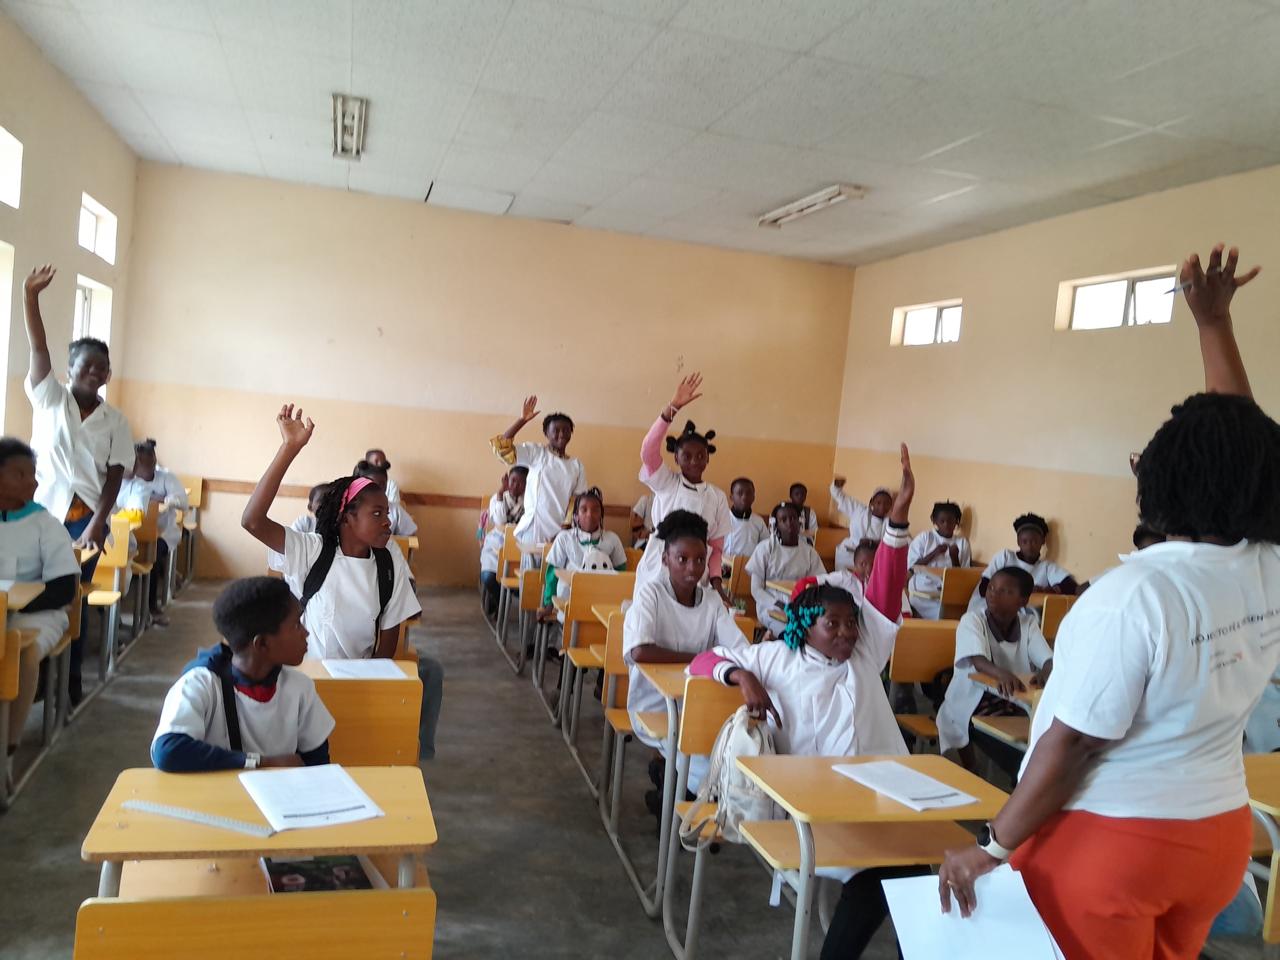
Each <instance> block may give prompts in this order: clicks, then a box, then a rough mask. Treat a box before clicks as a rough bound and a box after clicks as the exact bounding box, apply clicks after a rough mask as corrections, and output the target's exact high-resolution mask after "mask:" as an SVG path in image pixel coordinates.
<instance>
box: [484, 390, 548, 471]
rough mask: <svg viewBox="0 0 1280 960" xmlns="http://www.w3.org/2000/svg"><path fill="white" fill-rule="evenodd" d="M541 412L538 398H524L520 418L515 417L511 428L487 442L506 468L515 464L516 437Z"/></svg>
mask: <svg viewBox="0 0 1280 960" xmlns="http://www.w3.org/2000/svg"><path fill="white" fill-rule="evenodd" d="M541 412H542V411H540V410H539V409H538V398H537V396H536V395H535V396H528V397H525V398H524V405H523V406H522V407H521V409H520V416H518V417H516V419H515V421H514V422H513V423H512V424H511V426H509V427H507V429H506V432H505V433H500V434H498V436H496V437H494V438H493V439H492V440H490V441H489V445H490V446H491V447H493V452H494V454H495V455H496V456H497V458H498V459H499V460H501V461H502V462H503V463H505V464H506V465H507V466H509V467H513V466H515V463H516V451H515V439H516V435H517V434H518V433H519V432H520V431H521V430H523V429H524V428H525V427H526V426H527V425H528V424H529V423H530V422H531V421H532V420H534V419H535V418H536V417H537V416H538V414H539V413H541Z"/></svg>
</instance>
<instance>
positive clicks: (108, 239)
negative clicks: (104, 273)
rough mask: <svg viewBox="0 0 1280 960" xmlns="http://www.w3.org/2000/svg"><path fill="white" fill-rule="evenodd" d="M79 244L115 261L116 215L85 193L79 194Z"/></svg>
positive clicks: (108, 260)
mask: <svg viewBox="0 0 1280 960" xmlns="http://www.w3.org/2000/svg"><path fill="white" fill-rule="evenodd" d="M80 246H82V247H84V248H85V249H86V250H88V251H90V252H92V253H96V254H97V255H98V256H100V257H101V258H102V259H103V260H105V261H107V263H112V264H114V263H115V262H116V215H115V214H114V213H112V212H111V211H110V210H108V209H107V208H106V207H104V206H103V205H102V204H100V203H99V202H98V201H97V200H95V199H93V197H91V196H89V195H88V194H87V193H83V194H81V195H80Z"/></svg>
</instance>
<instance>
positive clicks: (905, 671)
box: [889, 618, 959, 752]
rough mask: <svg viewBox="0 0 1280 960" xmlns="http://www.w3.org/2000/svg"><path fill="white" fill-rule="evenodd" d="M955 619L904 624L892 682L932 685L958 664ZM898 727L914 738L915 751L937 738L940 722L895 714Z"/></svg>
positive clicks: (891, 662) (895, 650)
mask: <svg viewBox="0 0 1280 960" xmlns="http://www.w3.org/2000/svg"><path fill="white" fill-rule="evenodd" d="M957 626H959V623H958V622H957V621H955V620H919V619H915V618H913V619H909V620H904V621H903V622H902V626H901V627H900V628H899V629H898V638H897V640H896V641H894V644H893V655H892V656H891V657H890V658H889V679H890V680H892V681H894V682H895V683H906V684H912V683H932V682H933V680H934V679H935V678H936V677H937V676H938V674H939V673H941V672H942V671H944V670H947V669H950V668H951V667H952V666H954V665H955V660H956V627H957ZM894 719H895V720H897V721H898V727H899V728H900V729H901V730H902V731H903V732H904V733H908V734H910V735H911V736H913V737H915V742H916V749H917V752H919V748H920V746H921V745H923V743H925V742H926V741H936V740H937V739H938V721H937V720H936V719H935V718H934V717H930V716H926V715H925V714H920V713H899V714H895V715H894Z"/></svg>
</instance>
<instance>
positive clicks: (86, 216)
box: [80, 207, 98, 251]
mask: <svg viewBox="0 0 1280 960" xmlns="http://www.w3.org/2000/svg"><path fill="white" fill-rule="evenodd" d="M97 239H98V218H97V217H96V216H94V213H93V211H92V210H90V209H89V208H88V207H81V208H80V246H82V247H84V248H85V249H86V250H90V251H92V250H93V245H94V243H96V242H97Z"/></svg>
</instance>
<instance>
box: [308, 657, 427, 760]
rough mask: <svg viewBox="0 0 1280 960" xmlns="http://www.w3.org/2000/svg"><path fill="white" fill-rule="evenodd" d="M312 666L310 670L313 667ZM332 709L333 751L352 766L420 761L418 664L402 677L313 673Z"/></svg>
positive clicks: (334, 756)
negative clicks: (363, 677)
mask: <svg viewBox="0 0 1280 960" xmlns="http://www.w3.org/2000/svg"><path fill="white" fill-rule="evenodd" d="M309 672H310V671H309ZM311 676H312V679H313V680H314V681H315V685H316V694H317V695H318V696H319V697H320V700H321V701H322V702H323V703H324V705H325V707H326V709H328V711H329V713H331V714H332V715H333V719H334V724H335V726H334V728H333V733H332V734H330V736H329V757H330V759H331V760H332V761H333V762H334V763H342V764H346V765H347V766H349V767H392V766H402V765H404V766H416V765H417V763H418V749H419V743H418V724H419V720H420V717H421V714H422V681H421V680H419V679H418V676H417V673H416V670H411V671H410V672H409V673H406V674H405V679H404V681H399V680H348V679H334V678H332V677H326V676H319V675H317V674H314V673H313V674H311Z"/></svg>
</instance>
